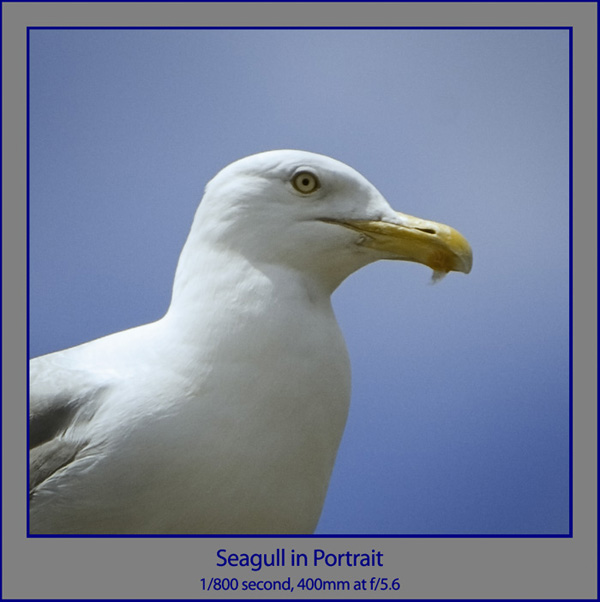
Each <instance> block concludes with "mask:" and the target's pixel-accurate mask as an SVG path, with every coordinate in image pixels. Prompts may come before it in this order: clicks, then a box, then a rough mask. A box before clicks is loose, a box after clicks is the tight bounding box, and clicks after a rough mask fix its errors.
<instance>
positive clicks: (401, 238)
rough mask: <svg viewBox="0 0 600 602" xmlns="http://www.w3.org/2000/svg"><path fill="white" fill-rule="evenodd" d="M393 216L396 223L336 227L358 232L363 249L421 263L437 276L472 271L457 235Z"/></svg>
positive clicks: (415, 219) (349, 223) (465, 248)
mask: <svg viewBox="0 0 600 602" xmlns="http://www.w3.org/2000/svg"><path fill="white" fill-rule="evenodd" d="M396 216H397V218H398V223H391V222H382V221H370V220H344V221H336V222H335V223H337V224H340V225H341V226H345V227H346V228H351V229H352V230H356V232H360V233H361V234H363V235H364V240H363V241H362V242H361V244H362V245H364V246H365V247H369V248H372V249H377V250H379V251H383V252H384V253H389V255H390V259H401V260H404V261H415V262H417V263H422V264H424V265H426V266H428V267H430V268H431V269H432V270H434V272H436V274H437V275H440V276H441V275H443V274H446V273H448V272H452V271H454V272H464V273H465V274H468V273H469V272H470V271H471V266H472V265H473V252H472V251H471V246H470V245H469V243H468V242H467V239H466V238H465V237H464V236H463V235H462V234H461V233H460V232H458V231H457V230H455V229H454V228H451V227H450V226H446V225H444V224H438V223H437V222H432V221H429V220H424V219H420V218H418V217H412V216H411V215H406V214H404V213H396ZM332 221H333V220H332Z"/></svg>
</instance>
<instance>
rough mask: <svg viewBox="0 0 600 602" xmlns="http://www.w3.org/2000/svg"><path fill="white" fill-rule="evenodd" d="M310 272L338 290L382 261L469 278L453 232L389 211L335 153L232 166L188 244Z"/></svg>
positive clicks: (293, 154) (463, 247) (219, 179)
mask: <svg viewBox="0 0 600 602" xmlns="http://www.w3.org/2000/svg"><path fill="white" fill-rule="evenodd" d="M188 245H190V246H192V247H198V246H199V245H200V246H202V247H203V249H206V247H207V246H208V247H210V248H211V249H213V250H216V249H226V250H227V251H228V252H230V253H235V254H239V255H242V256H243V257H244V258H245V259H246V260H247V261H249V262H251V263H253V264H255V265H278V266H281V267H284V268H289V269H293V270H301V271H302V272H304V273H307V274H311V275H314V276H315V277H317V278H320V279H322V280H324V281H326V283H327V284H328V286H329V288H331V289H332V290H333V289H334V288H335V287H336V286H337V285H338V284H339V283H341V282H342V280H344V278H346V277H347V276H348V275H349V274H351V273H352V272H354V271H355V270H357V269H359V268H361V267H363V266H364V265H366V264H368V263H371V262H373V261H376V260H379V259H396V260H403V261H413V262H418V263H421V264H424V265H426V266H428V267H430V268H431V269H432V270H433V271H434V278H435V277H436V275H437V276H441V275H444V274H446V273H448V272H450V271H458V272H464V273H468V272H469V271H470V269H471V264H472V252H471V248H470V246H469V243H468V242H467V240H466V239H465V238H464V237H463V236H462V235H461V234H460V233H459V232H457V231H456V230H455V229H453V228H451V227H449V226H446V225H444V224H440V223H437V222H433V221H429V220H424V219H420V218H416V217H412V216H410V215H406V214H404V213H399V212H397V211H395V210H393V209H392V208H391V207H390V205H389V204H388V202H387V201H386V199H385V198H384V197H383V195H382V194H381V193H380V192H379V191H378V190H377V189H376V188H375V186H373V185H372V184H371V183H370V182H369V181H368V180H367V179H366V178H365V177H363V176H362V175H361V174H360V173H358V172H357V171H356V170H354V169H352V168H351V167H349V166H348V165H345V164H344V163H342V162H340V161H337V160H335V159H332V158H330V157H327V156H324V155H319V154H316V153H310V152H305V151H297V150H276V151H268V152H263V153H259V154H256V155H251V156H249V157H246V158H244V159H240V160H239V161H236V162H234V163H231V164H230V165H228V166H227V167H225V168H224V169H223V170H221V171H220V172H219V173H218V174H217V175H216V176H215V177H214V178H213V179H212V180H211V181H210V182H209V183H208V184H207V186H206V190H205V194H204V197H203V199H202V201H201V203H200V206H199V208H198V211H197V213H196V216H195V218H194V224H193V226H192V232H191V234H190V237H189V238H188V243H187V244H186V246H188Z"/></svg>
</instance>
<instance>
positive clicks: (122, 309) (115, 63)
mask: <svg viewBox="0 0 600 602" xmlns="http://www.w3.org/2000/svg"><path fill="white" fill-rule="evenodd" d="M29 42H30V45H29V60H30V63H29V68H30V79H29V84H30V87H29V103H30V113H29V125H30V144H29V153H30V187H29V191H30V198H29V203H30V205H29V209H30V211H29V219H30V221H29V228H30V230H29V249H30V256H29V259H30V294H29V315H30V355H31V357H34V356H37V355H41V354H44V353H48V352H51V351H56V350H59V349H63V348H66V347H70V346H73V345H76V344H79V343H82V342H85V341H88V340H90V339H93V338H97V337H99V336H102V335H106V334H109V333H112V332H116V331H118V330H123V329H126V328H130V327H132V326H137V325H139V324H143V323H146V322H150V321H153V320H156V319H158V318H160V317H161V316H162V315H163V314H164V312H165V311H166V309H167V307H168V304H169V300H170V294H171V285H172V279H173V275H174V270H175V266H176V263H177V259H178V256H179V252H180V250H181V248H182V246H183V243H184V241H185V238H186V236H187V233H188V231H189V228H190V225H191V221H192V217H193V215H194V212H195V209H196V207H197V204H198V202H199V200H200V198H201V196H202V191H203V188H204V185H205V184H206V182H207V181H208V180H209V179H210V178H211V177H212V176H213V175H215V174H216V172H217V171H219V170H220V169H221V168H222V167H224V166H225V165H227V164H228V163H230V162H232V161H234V160H236V159H238V158H241V157H243V156H245V155H249V154H252V153H256V152H260V151H264V150H271V149H278V148H296V149H302V150H309V151H314V152H318V153H323V154H326V155H330V156H332V157H334V158H336V159H339V160H341V161H344V162H345V163H347V164H349V165H351V166H352V167H354V168H355V169H357V170H358V171H359V172H361V173H362V174H363V175H364V176H366V177H367V178H368V179H369V180H370V181H371V182H372V183H373V184H374V185H375V186H376V187H377V188H378V189H379V190H380V191H381V192H382V194H383V195H384V196H385V197H386V198H387V200H388V201H389V202H390V204H391V205H392V207H394V208H395V209H397V210H399V211H402V212H405V213H410V214H412V215H416V216H419V217H423V218H428V219H433V220H436V221H441V222H444V223H447V224H449V225H452V226H454V227H456V228H457V229H458V230H460V231H461V232H462V233H463V234H464V235H465V236H466V237H467V239H468V240H469V241H470V243H471V245H472V247H473V253H474V266H473V271H472V272H471V274H469V275H468V276H465V275H463V274H450V275H448V276H447V277H446V278H445V279H444V280H442V282H440V283H438V284H435V285H432V284H431V283H430V274H431V272H430V271H429V270H428V269H427V268H425V267H424V266H421V265H417V264H409V263H400V262H379V263H377V264H373V265H370V266H367V267H366V268H364V269H363V270H361V271H359V272H357V273H356V274H353V275H352V276H351V277H350V278H349V279H348V280H347V281H346V282H344V283H343V284H342V285H341V287H340V288H339V289H338V290H337V291H336V292H335V294H334V297H333V303H334V307H335V309H336V314H337V316H338V320H339V322H340V325H341V327H342V330H343V332H344V334H345V337H346V341H347V344H348V350H349V354H350V358H351V362H352V371H353V379H352V380H353V392H352V403H351V409H350V414H349V418H348V423H347V427H346V431H345V434H344V438H343V440H342V444H341V446H340V450H339V454H338V459H337V463H336V466H335V469H334V473H333V477H332V480H331V484H330V489H329V493H328V497H327V500H326V503H325V507H324V510H323V514H322V517H321V521H320V523H319V527H318V530H317V533H320V534H388V535H407V534H414V535H421V534H427V535H434V534H435V535H444V534H464V535H473V534H480V535H488V534H565V533H567V532H568V529H569V38H568V32H567V31H566V30H320V31H314V30H291V31H290V30H270V31H266V30H33V31H30V40H29Z"/></svg>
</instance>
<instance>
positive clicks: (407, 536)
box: [26, 0, 573, 600]
mask: <svg viewBox="0 0 600 602" xmlns="http://www.w3.org/2000/svg"><path fill="white" fill-rule="evenodd" d="M157 1H158V0H157ZM267 1H271V0H267ZM272 1H275V0H272ZM309 1H312V0H309ZM468 1H471V0H468ZM473 1H475V0H473ZM534 1H537V0H534ZM539 1H541V0H539ZM34 30H38V31H39V30H69V31H71V30H123V31H138V30H165V31H173V30H177V31H182V30H188V31H192V30H274V31H280V30H323V31H330V30H370V31H372V30H390V31H393V30H436V31H439V30H463V31H464V30H473V31H480V30H518V31H527V30H536V31H537V30H566V31H568V32H569V532H568V533H565V534H379V533H370V534H351V533H349V534H310V535H306V534H301V535H289V534H285V535H277V534H271V535H233V534H232V535H230V534H225V535H203V534H198V535H161V534H157V535H108V534H107V535H95V534H94V535H36V534H31V533H30V529H29V527H30V521H29V496H28V494H26V495H27V537H28V538H31V539H47V538H60V539H69V538H72V539H81V538H84V539H89V538H93V539H98V538H101V539H105V538H110V539H131V538H133V539H148V538H160V539H163V538H168V539H183V538H185V539H190V538H191V539H215V538H261V539H268V538H302V539H306V538H315V539H319V538H337V539H340V538H348V537H352V538H382V539H390V538H395V539H508V538H510V539H568V538H572V537H573V27H570V26H542V27H535V26H523V27H519V26H503V27H488V26H481V27H470V26H451V27H445V26H436V27H426V26H418V27H417V26H410V27H408V26H407V27H392V26H375V27H370V26H349V27H340V26H331V27H330V26H306V27H293V26H277V27H268V26H248V27H245V26H235V27H227V26H218V27H210V26H197V27H195V26H194V27H193V26H175V27H168V26H140V27H136V26H126V27H118V26H106V27H102V26H98V27H96V26H94V27H89V26H74V27H70V26H31V27H27V61H26V62H27V83H26V89H27V99H26V107H27V109H26V110H27V119H26V122H27V125H26V128H27V149H26V155H27V160H26V161H27V166H26V174H27V195H26V199H27V249H28V252H27V302H26V314H27V337H26V349H27V384H26V391H27V416H29V406H30V403H29V342H30V337H29V322H30V320H29V318H30V305H29V276H30V263H29V262H30V259H29V235H30V227H29V226H30V223H29V206H30V204H29V203H30V196H29V190H30V187H29V180H30V153H29V147H30V145H29V140H30V123H29V114H30V100H29V92H30V89H29V88H30V77H29V76H30V52H29V50H30V31H34ZM26 430H27V455H28V457H29V428H28V426H27V429H26ZM27 481H28V482H29V462H27ZM297 599H303V598H297ZM310 599H311V600H315V598H310Z"/></svg>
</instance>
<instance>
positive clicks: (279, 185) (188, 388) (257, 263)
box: [29, 150, 472, 535]
mask: <svg viewBox="0 0 600 602" xmlns="http://www.w3.org/2000/svg"><path fill="white" fill-rule="evenodd" d="M380 259H396V260H403V261H413V262H418V263H421V264H424V265H426V266H428V267H429V268H431V269H432V270H433V273H434V277H435V276H437V277H439V276H442V275H445V274H446V273H448V272H450V271H457V272H463V273H468V272H469V271H470V269H471V264H472V252H471V248H470V246H469V243H468V242H467V241H466V239H465V238H464V237H463V236H462V235H461V234H460V233H459V232H457V231H456V230H454V229H453V228H450V227H449V226H446V225H443V224H439V223H436V222H432V221H428V220H423V219H419V218H415V217H412V216H409V215H406V214H403V213H398V212H396V211H394V210H392V209H391V207H390V205H389V204H388V202H387V201H386V200H385V199H384V197H383V196H382V195H381V194H380V193H379V192H378V190H377V189H376V188H375V187H374V186H373V185H372V184H371V183H370V182H369V181H368V180H367V179H366V178H364V177H363V176H362V175H360V174H359V173H358V172H357V171H355V170H354V169H352V168H351V167H349V166H347V165H345V164H344V163H341V162H339V161H337V160H335V159H332V158H330V157H327V156H324V155H319V154H315V153H310V152H305V151H298V150H276V151H268V152H263V153H258V154H255V155H251V156H249V157H246V158H243V159H240V160H238V161H235V162H234V163H231V164H230V165H228V166H227V167H225V168H224V169H223V170H221V171H220V172H219V173H218V174H217V175H216V176H215V177H214V178H213V179H212V180H211V181H210V182H209V183H208V184H207V185H206V188H205V191H204V196H203V198H202V200H201V202H200V205H199V207H198V209H197V211H196V214H195V216H194V220H193V224H192V227H191V230H190V233H189V235H188V238H187V241H186V242H185V245H184V247H183V250H182V252H181V255H180V258H179V261H178V264H177V268H176V272H175V279H174V283H173V291H172V298H171V302H170V305H169V308H168V310H167V312H166V314H165V315H164V317H162V318H161V319H160V320H158V321H155V322H152V323H149V324H145V325H142V326H138V327H134V328H131V329H128V330H125V331H122V332H118V333H115V334H111V335H108V336H104V337H102V338H99V339H96V340H93V341H90V342H87V343H84V344H82V345H78V346H76V347H72V348H69V349H66V350H63V351H58V352H55V353H50V354H48V355H44V356H40V357H37V358H35V359H32V360H31V362H30V373H29V376H30V379H29V382H30V388H29V410H30V422H29V447H30V452H29V453H30V464H29V478H30V488H29V490H30V495H29V534H30V535H43V534H46V535H47V534H52V535H99V534H103V535H143V534H154V535H219V534H223V535H225V534H238V535H242V534H280V535H284V534H310V533H313V532H314V530H315V528H316V525H317V522H318V520H319V517H320V514H321V510H322V507H323V503H324V500H325V495H326V492H327V487H328V484H329V479H330V476H331V472H332V469H333V465H334V461H335V458H336V454H337V450H338V446H339V442H340V438H341V436H342V432H343V430H344V425H345V422H346V417H347V413H348V406H349V400H350V364H349V360H348V354H347V351H346V347H345V343H344V340H343V337H342V334H341V332H340V329H339V326H338V324H337V322H336V319H335V316H334V313H333V310H332V306H331V300H330V298H331V294H332V293H333V291H334V290H335V289H336V288H337V287H338V285H339V284H340V283H341V282H342V281H343V280H344V279H345V278H346V277H347V276H349V275H350V274H352V273H353V272H355V271H356V270H358V269H360V268H362V267H363V266H365V265H367V264H369V263H372V262H374V261H377V260H380ZM348 529H349V530H350V531H351V525H349V526H348Z"/></svg>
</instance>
